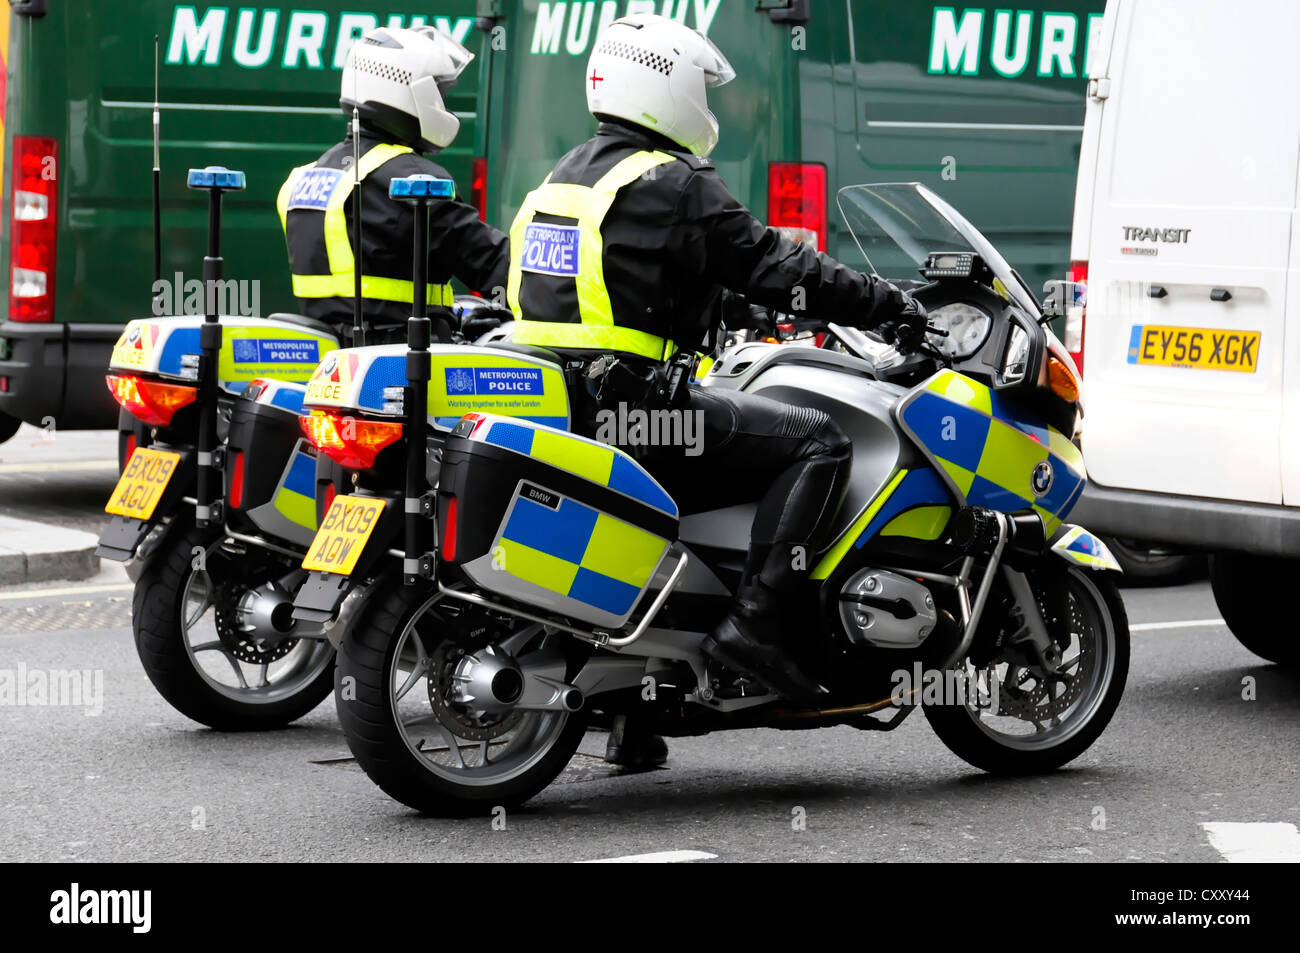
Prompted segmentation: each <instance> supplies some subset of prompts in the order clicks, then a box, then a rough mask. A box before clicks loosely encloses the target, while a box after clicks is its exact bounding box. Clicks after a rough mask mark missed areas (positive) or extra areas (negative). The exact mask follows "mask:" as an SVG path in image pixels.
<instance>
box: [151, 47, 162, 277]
mask: <svg viewBox="0 0 1300 953" xmlns="http://www.w3.org/2000/svg"><path fill="white" fill-rule="evenodd" d="M159 120H160V113H159V107H158V34H157V33H155V34H154V35H153V281H154V287H155V288H156V287H157V286H158V282H160V281H162V194H161V187H160V185H159V182H160V181H161V178H162V163H161V161H160V155H159V153H160V149H159V139H160V121H159Z"/></svg>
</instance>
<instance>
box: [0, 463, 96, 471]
mask: <svg viewBox="0 0 1300 953" xmlns="http://www.w3.org/2000/svg"><path fill="white" fill-rule="evenodd" d="M108 469H113V470H116V469H117V461H116V460H64V461H61V462H53V463H0V473H48V472H49V471H51V470H108Z"/></svg>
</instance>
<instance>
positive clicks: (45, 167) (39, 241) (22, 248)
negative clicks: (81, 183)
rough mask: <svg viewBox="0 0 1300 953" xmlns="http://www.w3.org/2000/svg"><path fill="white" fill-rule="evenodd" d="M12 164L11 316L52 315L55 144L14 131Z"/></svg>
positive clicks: (56, 192) (29, 318)
mask: <svg viewBox="0 0 1300 953" xmlns="http://www.w3.org/2000/svg"><path fill="white" fill-rule="evenodd" d="M13 169H14V173H13V218H12V224H11V229H10V234H9V319H10V320H11V321H30V322H39V321H52V320H53V319H54V265H55V258H56V251H57V244H58V242H57V239H58V235H57V226H58V211H59V188H58V186H59V178H58V169H59V164H58V144H57V143H56V142H55V141H54V140H53V139H49V138H45V137H42V136H14V164H13Z"/></svg>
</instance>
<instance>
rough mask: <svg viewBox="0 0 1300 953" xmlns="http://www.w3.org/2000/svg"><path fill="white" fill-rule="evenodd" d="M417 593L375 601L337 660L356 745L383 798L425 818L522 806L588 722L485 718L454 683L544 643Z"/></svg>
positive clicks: (502, 714) (342, 709) (342, 715)
mask: <svg viewBox="0 0 1300 953" xmlns="http://www.w3.org/2000/svg"><path fill="white" fill-rule="evenodd" d="M512 625H515V626H516V627H517V626H518V624H517V623H512V622H503V621H501V620H500V619H499V618H493V617H492V616H490V615H489V614H487V613H486V612H484V611H483V610H480V609H477V608H474V607H470V606H467V605H464V604H462V603H459V602H455V601H453V600H449V599H445V598H444V597H441V596H439V595H438V594H430V593H429V592H428V591H427V590H424V589H422V588H415V587H403V586H393V587H391V588H390V589H388V591H387V592H386V593H380V594H378V595H376V597H375V598H373V599H372V600H370V601H369V602H368V603H367V604H366V606H365V607H364V608H363V609H362V610H361V614H360V615H359V616H358V617H357V618H356V619H355V620H354V622H353V624H352V625H351V626H350V628H349V631H348V634H347V635H346V636H345V638H344V641H343V648H342V651H340V653H339V662H338V669H337V671H336V673H335V700H336V702H337V705H338V713H339V722H340V723H341V724H342V726H343V733H344V735H345V736H346V737H347V740H348V746H349V747H350V748H351V749H352V753H353V755H355V756H356V759H357V762H358V763H359V764H360V765H361V767H362V769H364V770H365V772H366V774H368V775H369V776H370V779H371V780H372V781H374V782H375V783H376V784H378V785H379V786H380V787H381V788H382V789H383V790H384V792H385V793H387V794H388V795H389V796H390V797H392V798H393V799H395V800H397V801H401V802H402V803H403V804H405V805H407V806H408V807H413V808H415V809H416V810H417V811H421V812H423V813H426V814H435V815H443V816H465V815H470V814H476V813H478V814H483V813H487V812H488V811H489V810H491V809H492V808H494V807H497V806H502V807H510V806H514V805H517V804H521V803H523V802H524V801H526V800H528V799H529V798H530V797H532V796H533V795H535V794H537V793H538V792H539V791H541V790H542V789H543V788H544V787H546V786H547V785H548V784H550V783H551V781H553V780H554V779H555V778H556V776H557V775H559V773H560V772H561V771H563V770H564V767H565V765H567V764H568V763H569V759H570V758H571V757H573V753H574V752H575V751H576V750H577V749H578V744H579V742H581V741H582V736H583V732H584V731H585V730H586V719H585V718H584V717H583V715H582V714H581V713H580V712H566V711H537V710H532V711H522V710H508V709H505V708H501V707H497V708H495V709H494V710H484V709H483V708H481V707H478V706H477V705H476V704H475V703H473V702H470V701H469V700H467V699H465V700H462V696H461V694H460V693H459V691H458V685H457V682H458V681H461V680H463V677H462V676H460V675H459V674H458V671H459V670H458V666H460V665H461V664H462V660H463V659H465V657H466V655H467V654H473V653H477V654H478V655H480V656H484V657H486V656H485V653H487V654H490V655H491V657H492V658H494V659H503V658H507V657H509V656H510V655H512V654H516V653H518V652H520V651H521V650H522V649H523V648H524V647H525V646H527V645H530V644H533V639H534V638H542V636H541V635H540V628H541V627H540V626H532V627H531V628H532V629H533V630H537V632H536V633H531V632H530V631H529V630H527V629H523V628H519V629H518V631H515V630H514V629H512V628H511V626H512Z"/></svg>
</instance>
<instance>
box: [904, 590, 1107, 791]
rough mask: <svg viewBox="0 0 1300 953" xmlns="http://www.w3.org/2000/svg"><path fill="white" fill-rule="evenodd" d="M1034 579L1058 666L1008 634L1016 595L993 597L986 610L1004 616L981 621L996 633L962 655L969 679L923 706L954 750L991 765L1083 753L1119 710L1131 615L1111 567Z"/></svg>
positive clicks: (1054, 764) (1035, 764) (1058, 760)
mask: <svg viewBox="0 0 1300 953" xmlns="http://www.w3.org/2000/svg"><path fill="white" fill-rule="evenodd" d="M1029 582H1030V585H1031V587H1032V588H1033V590H1034V595H1035V597H1036V599H1037V601H1038V603H1039V609H1040V611H1041V612H1042V614H1043V617H1044V621H1045V622H1046V624H1047V628H1048V632H1049V633H1050V634H1051V635H1052V637H1053V639H1054V641H1055V642H1056V644H1057V647H1058V649H1060V652H1061V663H1060V666H1059V667H1058V670H1057V672H1056V673H1055V674H1045V673H1043V672H1041V671H1039V670H1037V668H1036V666H1035V664H1034V660H1032V659H1030V658H1028V657H1026V654H1025V653H1024V652H1023V651H1021V650H1018V649H1017V648H1016V647H1015V646H1014V645H1012V644H1011V642H1010V639H1009V638H1008V637H1009V636H1010V635H1011V634H1013V633H1015V632H1016V630H1017V629H1018V628H1019V626H1020V622H1019V621H1018V619H1017V618H1016V617H1015V615H1014V613H1013V611H1012V604H1011V603H1010V602H1009V601H1007V602H1003V603H1002V604H1001V608H999V606H998V604H996V603H995V602H993V601H990V602H989V605H988V608H987V609H986V611H987V612H993V611H995V609H996V610H998V611H1001V612H1002V613H1003V615H1004V619H1003V620H1002V623H1001V624H995V625H993V626H991V627H989V626H986V625H981V632H985V631H986V628H987V629H989V630H991V633H990V634H993V633H995V637H994V638H993V639H992V640H991V642H990V643H989V647H985V648H981V647H979V646H976V647H973V648H972V652H971V654H970V656H968V657H967V658H966V659H963V660H962V661H961V663H960V668H961V669H962V670H964V674H965V676H966V679H965V684H967V685H968V686H970V688H969V689H968V690H967V691H966V692H964V693H962V695H961V697H960V698H958V699H946V701H948V702H949V703H948V704H941V705H933V706H930V705H928V706H926V708H925V714H926V718H927V719H928V720H929V722H930V726H931V727H932V728H933V729H934V732H935V734H937V735H938V736H939V739H940V740H941V741H942V742H943V743H944V744H945V745H947V746H948V749H949V750H950V751H952V752H953V753H954V754H955V755H957V756H958V757H959V758H961V759H963V760H964V761H966V762H968V763H969V764H972V765H974V766H975V767H977V768H981V769H983V770H985V771H990V772H993V773H995V774H1036V773H1040V772H1044V771H1051V770H1053V769H1055V768H1059V767H1060V766H1061V765H1063V764H1066V763H1067V762H1070V761H1073V760H1074V759H1075V758H1077V757H1078V756H1079V755H1081V754H1083V752H1084V751H1086V750H1087V749H1088V748H1089V747H1090V746H1091V745H1092V743H1093V742H1094V741H1096V740H1097V738H1098V737H1099V736H1100V735H1101V733H1102V731H1103V730H1104V729H1105V727H1106V725H1107V724H1108V723H1109V722H1110V719H1111V716H1112V715H1114V714H1115V709H1116V707H1117V706H1118V705H1119V700H1120V697H1121V696H1122V695H1123V694H1124V682H1125V680H1126V679H1127V678H1128V662H1129V631H1128V616H1127V615H1126V613H1125V611H1124V603H1123V602H1122V601H1121V600H1120V596H1119V591H1118V590H1117V589H1116V587H1115V583H1114V581H1113V580H1112V579H1111V577H1110V575H1109V574H1105V575H1103V574H1100V573H1097V572H1095V571H1093V570H1085V569H1079V568H1077V567H1070V568H1069V569H1068V570H1066V571H1065V572H1063V573H1062V572H1059V571H1039V572H1036V573H1030V574H1029ZM999 629H1000V631H998V630H999Z"/></svg>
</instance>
